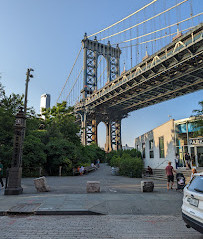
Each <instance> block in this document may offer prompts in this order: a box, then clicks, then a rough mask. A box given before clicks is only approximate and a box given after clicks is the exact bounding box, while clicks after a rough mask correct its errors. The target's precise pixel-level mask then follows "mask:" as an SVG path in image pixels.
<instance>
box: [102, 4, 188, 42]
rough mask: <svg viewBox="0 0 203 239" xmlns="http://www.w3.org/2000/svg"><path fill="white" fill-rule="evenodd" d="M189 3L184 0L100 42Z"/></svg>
mask: <svg viewBox="0 0 203 239" xmlns="http://www.w3.org/2000/svg"><path fill="white" fill-rule="evenodd" d="M187 1H188V0H184V1H182V2H180V3H178V4H176V5H174V6H172V7H170V8H168V9H166V10H165V11H163V12H160V13H158V14H157V15H155V16H153V17H150V18H148V19H146V20H144V21H142V22H140V23H138V24H135V25H134V26H132V27H128V28H126V29H124V30H122V31H120V32H117V33H114V34H112V35H110V36H107V37H103V38H101V39H99V41H102V40H105V39H106V38H110V37H113V36H117V35H119V34H121V33H123V32H126V31H128V30H130V29H132V28H135V27H137V26H139V25H141V24H143V23H145V22H148V21H150V20H152V19H154V18H156V17H158V16H161V15H162V14H164V13H166V12H168V11H170V10H172V9H173V8H175V7H178V6H180V5H181V4H183V3H185V2H187Z"/></svg>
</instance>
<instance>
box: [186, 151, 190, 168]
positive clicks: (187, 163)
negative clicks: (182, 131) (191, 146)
mask: <svg viewBox="0 0 203 239" xmlns="http://www.w3.org/2000/svg"><path fill="white" fill-rule="evenodd" d="M185 162H186V166H187V167H188V168H189V169H191V166H190V155H189V153H186V154H185Z"/></svg>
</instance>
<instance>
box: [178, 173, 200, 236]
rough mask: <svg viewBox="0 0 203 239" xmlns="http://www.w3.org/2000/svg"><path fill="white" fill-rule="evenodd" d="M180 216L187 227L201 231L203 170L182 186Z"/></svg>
mask: <svg viewBox="0 0 203 239" xmlns="http://www.w3.org/2000/svg"><path fill="white" fill-rule="evenodd" d="M182 217H183V220H184V221H185V223H186V226H187V227H188V228H190V227H192V228H194V229H195V230H197V231H199V232H201V233H203V172H202V173H197V174H195V176H194V177H193V179H192V180H191V181H190V183H189V184H188V185H187V186H186V187H185V188H184V195H183V205H182Z"/></svg>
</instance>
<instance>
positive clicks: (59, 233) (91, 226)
mask: <svg viewBox="0 0 203 239" xmlns="http://www.w3.org/2000/svg"><path fill="white" fill-rule="evenodd" d="M0 238H1V239H28V238H29V239H52V238H54V239H76V238H78V239H89V238H91V239H100V238H102V239H104V238H115V239H132V238H140V239H142V238H149V239H151V238H184V239H201V238H202V236H201V234H200V233H198V232H196V231H194V230H193V229H187V228H186V227H185V225H184V223H183V221H182V219H181V217H174V216H117V215H116V216H115V215H111V216H28V217H26V216H21V217H19V216H18V217H17V216H13V217H0Z"/></svg>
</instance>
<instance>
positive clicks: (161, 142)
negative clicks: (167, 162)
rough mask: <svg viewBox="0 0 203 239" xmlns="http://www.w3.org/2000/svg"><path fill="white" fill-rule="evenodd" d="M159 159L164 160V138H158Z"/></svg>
mask: <svg viewBox="0 0 203 239" xmlns="http://www.w3.org/2000/svg"><path fill="white" fill-rule="evenodd" d="M159 157H160V158H164V136H161V137H159Z"/></svg>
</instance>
